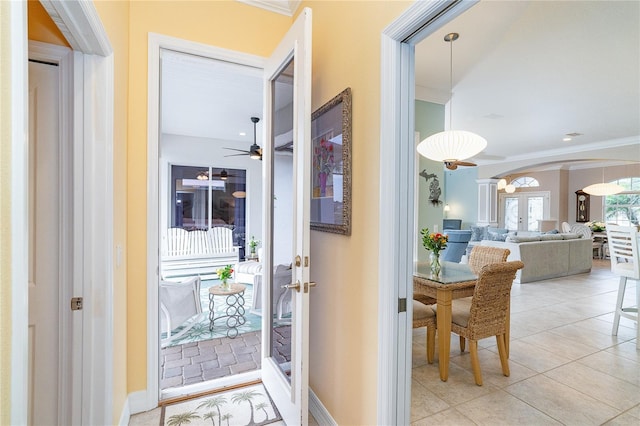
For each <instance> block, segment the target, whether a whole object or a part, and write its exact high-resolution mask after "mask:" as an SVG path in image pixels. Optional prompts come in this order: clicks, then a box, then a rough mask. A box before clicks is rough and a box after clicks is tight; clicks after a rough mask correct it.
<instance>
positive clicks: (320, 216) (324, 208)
mask: <svg viewBox="0 0 640 426" xmlns="http://www.w3.org/2000/svg"><path fill="white" fill-rule="evenodd" d="M311 173H312V176H311V214H310V218H311V229H314V230H316V231H324V232H332V233H335V234H342V235H351V88H349V87H347V88H346V89H345V90H343V91H342V92H340V93H339V94H338V95H337V96H335V97H334V98H333V99H331V100H330V101H329V102H327V103H326V104H324V105H323V106H321V107H320V108H318V110H316V111H315V112H314V113H313V114H312V116H311Z"/></svg>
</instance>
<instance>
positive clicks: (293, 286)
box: [282, 280, 300, 293]
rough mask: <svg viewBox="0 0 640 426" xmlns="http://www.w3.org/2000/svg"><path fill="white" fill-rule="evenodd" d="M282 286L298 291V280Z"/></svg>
mask: <svg viewBox="0 0 640 426" xmlns="http://www.w3.org/2000/svg"><path fill="white" fill-rule="evenodd" d="M282 288H288V289H290V290H293V289H295V290H296V291H297V292H298V293H300V281H299V280H298V281H296V283H295V284H287V285H283V286H282Z"/></svg>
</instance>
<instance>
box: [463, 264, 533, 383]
mask: <svg viewBox="0 0 640 426" xmlns="http://www.w3.org/2000/svg"><path fill="white" fill-rule="evenodd" d="M523 266H524V263H522V262H521V261H519V260H515V261H512V262H503V263H493V264H489V265H486V266H485V267H483V268H482V269H481V270H480V274H479V275H478V280H477V283H476V287H475V289H474V293H473V297H472V299H471V305H470V306H469V305H468V304H466V303H456V302H457V300H453V302H452V313H451V331H452V332H453V333H455V334H457V335H459V336H460V337H464V338H466V339H469V352H470V353H471V366H472V368H473V376H474V378H475V382H476V384H477V385H478V386H482V373H481V371H480V362H479V360H478V340H480V339H484V338H487V337H491V336H496V342H497V344H498V353H499V354H500V364H501V365H502V374H504V375H505V376H509V374H510V373H509V357H508V353H507V346H506V339H507V338H506V331H507V326H506V319H507V315H508V310H509V300H510V297H511V284H512V283H513V280H514V279H515V277H516V272H517V271H518V269H521V268H522V267H523Z"/></svg>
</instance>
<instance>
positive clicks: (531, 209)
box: [527, 197, 544, 231]
mask: <svg viewBox="0 0 640 426" xmlns="http://www.w3.org/2000/svg"><path fill="white" fill-rule="evenodd" d="M542 219H544V199H543V198H542V197H527V231H537V230H538V220H542Z"/></svg>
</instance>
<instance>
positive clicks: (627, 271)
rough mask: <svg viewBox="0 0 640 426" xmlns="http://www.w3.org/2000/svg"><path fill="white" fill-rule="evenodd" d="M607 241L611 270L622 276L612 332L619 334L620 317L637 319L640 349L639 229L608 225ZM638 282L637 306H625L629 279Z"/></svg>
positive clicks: (637, 337) (637, 346)
mask: <svg viewBox="0 0 640 426" xmlns="http://www.w3.org/2000/svg"><path fill="white" fill-rule="evenodd" d="M607 241H608V244H609V254H610V257H611V272H613V273H614V274H616V275H619V276H620V284H619V285H618V300H617V302H616V310H615V313H614V317H613V330H612V332H611V334H613V335H614V336H617V335H618V327H619V325H620V317H624V318H628V319H631V320H633V321H636V348H637V349H639V350H640V325H639V324H638V307H640V256H639V255H638V230H637V228H636V227H635V226H617V225H607ZM628 279H632V280H635V282H636V303H635V306H624V294H625V291H626V287H627V280H628Z"/></svg>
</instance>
